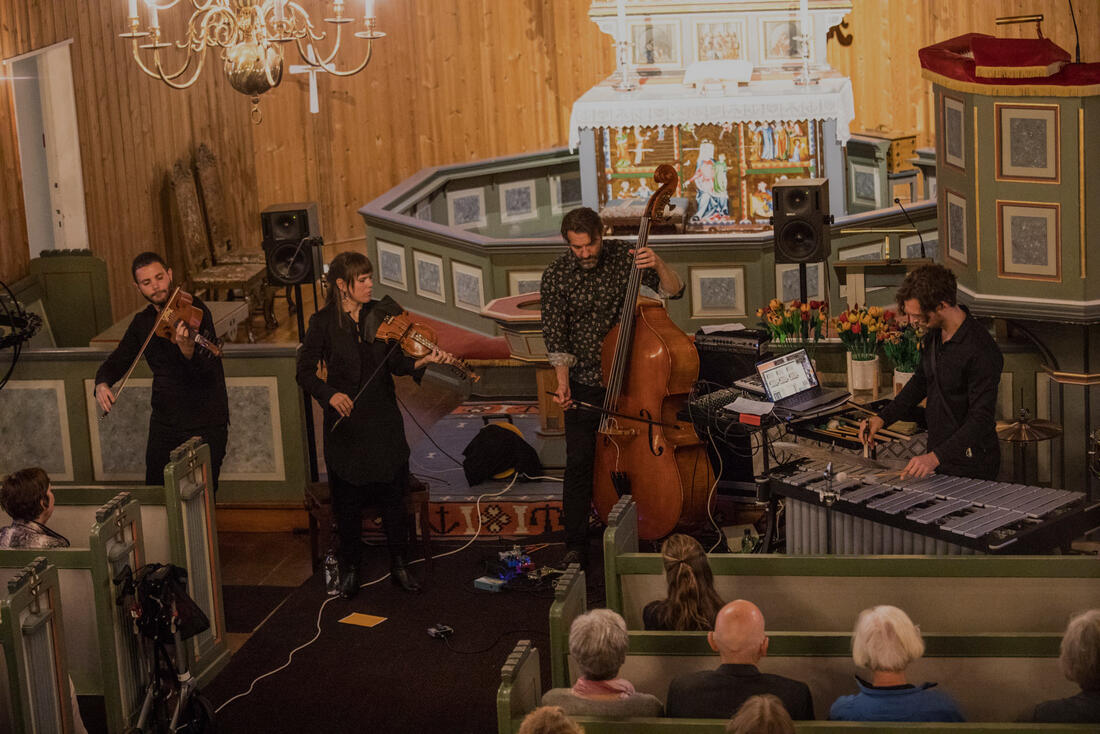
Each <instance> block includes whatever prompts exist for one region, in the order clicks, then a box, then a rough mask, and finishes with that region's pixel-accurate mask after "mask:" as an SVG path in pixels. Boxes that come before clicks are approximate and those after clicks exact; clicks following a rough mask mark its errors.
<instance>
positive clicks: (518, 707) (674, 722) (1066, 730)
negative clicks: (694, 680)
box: [496, 640, 1096, 734]
mask: <svg viewBox="0 0 1100 734" xmlns="http://www.w3.org/2000/svg"><path fill="white" fill-rule="evenodd" d="M500 678H501V681H500V686H499V687H498V688H497V698H496V704H497V732H498V734H516V732H518V731H519V727H520V724H521V723H522V721H523V717H524V716H526V715H527V714H528V713H529V712H530V711H532V710H534V709H535V708H537V707H538V706H540V705H541V703H542V680H541V673H540V671H539V652H538V649H537V648H535V647H534V646H533V645H532V644H531V642H530V640H520V641H519V642H518V643H516V646H515V648H513V650H512V652H511V653H510V654H509V655H508V658H507V659H506V660H505V662H504V665H503V666H502V667H501V671H500ZM573 718H574V720H575V721H577V722H578V723H579V724H580V725H581V726H582V727H584V731H585V732H586V734H724V732H725V726H726V720H725V719H669V718H631V719H620V720H614V719H608V718H604V717H597V716H576V717H573ZM794 725H795V731H796V732H798V734H818V733H819V732H820V733H821V734H827V733H829V732H838V733H839V732H857V734H901V733H902V732H912V731H918V732H923V733H924V734H1085V733H1086V732H1094V731H1095V730H1096V727H1095V725H1094V724H1029V723H1007V722H996V723H994V722H968V723H921V724H912V723H852V722H844V721H796V722H794Z"/></svg>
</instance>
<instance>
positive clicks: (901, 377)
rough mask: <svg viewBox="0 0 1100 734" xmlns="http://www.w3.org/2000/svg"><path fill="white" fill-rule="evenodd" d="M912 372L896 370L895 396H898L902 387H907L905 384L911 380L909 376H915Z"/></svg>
mask: <svg viewBox="0 0 1100 734" xmlns="http://www.w3.org/2000/svg"><path fill="white" fill-rule="evenodd" d="M913 374H914V373H912V372H903V371H902V370H894V397H895V398H896V397H897V396H898V393H899V392H901V389H902V388H903V387H905V384H906V383H907V382H909V378H911V377H912V376H913Z"/></svg>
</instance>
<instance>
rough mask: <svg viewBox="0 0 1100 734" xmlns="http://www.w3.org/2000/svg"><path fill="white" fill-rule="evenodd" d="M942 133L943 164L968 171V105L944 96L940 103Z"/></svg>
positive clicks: (946, 95)
mask: <svg viewBox="0 0 1100 734" xmlns="http://www.w3.org/2000/svg"><path fill="white" fill-rule="evenodd" d="M940 108H941V109H940V133H941V137H942V138H943V146H942V147H943V162H944V163H946V164H947V165H949V166H951V167H952V168H956V169H958V170H960V171H966V114H965V112H966V103H965V102H963V100H961V99H959V98H958V97H952V96H951V95H949V94H944V95H942V97H941V101H940Z"/></svg>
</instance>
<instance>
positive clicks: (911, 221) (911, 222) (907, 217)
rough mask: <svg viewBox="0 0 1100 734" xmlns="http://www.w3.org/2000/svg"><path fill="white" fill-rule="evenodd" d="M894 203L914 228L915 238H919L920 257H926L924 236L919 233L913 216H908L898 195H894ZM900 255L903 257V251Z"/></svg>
mask: <svg viewBox="0 0 1100 734" xmlns="http://www.w3.org/2000/svg"><path fill="white" fill-rule="evenodd" d="M894 203H895V204H897V205H898V209H901V213H902V214H904V215H905V219H906V221H907V222H909V224H910V225H911V226H912V227H913V229H914V230H916V233H917V239H918V240H920V256H921V257H928V256H927V255H925V254H924V237H923V236H922V235H921V233H920V230H919V229H917V224H916V222H914V221H913V218H912V217H910V216H909V212H907V211H905V207H903V206H902V205H901V199H899V198H898V197H896V196H895V197H894ZM902 256H903V257H904V253H902Z"/></svg>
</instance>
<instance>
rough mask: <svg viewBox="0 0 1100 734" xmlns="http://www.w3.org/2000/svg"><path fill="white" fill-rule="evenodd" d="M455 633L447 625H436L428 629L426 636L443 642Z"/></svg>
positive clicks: (453, 629) (452, 628)
mask: <svg viewBox="0 0 1100 734" xmlns="http://www.w3.org/2000/svg"><path fill="white" fill-rule="evenodd" d="M454 633H455V628H454V627H452V626H450V625H449V624H441V623H436V624H435V625H434V626H432V627H429V628H428V636H429V637H434V638H436V639H437V640H445V639H447V638H448V637H450V636H451V635H453V634H454Z"/></svg>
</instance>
